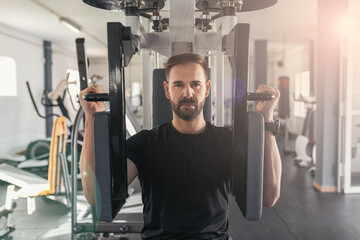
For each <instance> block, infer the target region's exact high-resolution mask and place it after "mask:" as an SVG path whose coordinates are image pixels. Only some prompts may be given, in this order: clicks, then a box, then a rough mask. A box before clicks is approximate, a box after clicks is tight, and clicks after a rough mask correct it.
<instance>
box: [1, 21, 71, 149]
mask: <svg viewBox="0 0 360 240" xmlns="http://www.w3.org/2000/svg"><path fill="white" fill-rule="evenodd" d="M0 56H8V57H12V58H14V59H15V61H16V75H17V92H18V94H17V96H16V97H1V96H0V112H1V119H0V154H1V153H9V152H13V151H18V150H22V149H24V148H25V147H26V145H27V144H28V143H29V142H30V141H32V140H36V139H39V138H43V137H44V136H45V120H44V119H41V118H40V117H38V116H37V115H36V112H35V109H34V107H33V105H32V103H31V100H30V97H29V94H28V91H27V89H26V84H25V82H26V81H29V83H30V86H31V89H32V92H33V95H34V98H35V101H36V104H37V106H38V108H39V111H40V112H41V113H42V114H44V113H45V111H44V107H43V106H42V105H41V104H40V98H41V94H42V91H43V89H44V58H43V40H42V39H39V38H36V37H33V36H30V35H28V34H25V33H22V32H19V31H17V30H15V29H11V28H8V27H7V26H4V25H0ZM52 62H53V65H52V77H53V88H54V87H55V86H56V84H57V83H58V82H59V81H60V80H61V79H64V78H65V77H66V69H67V68H72V69H77V62H76V55H75V53H64V52H62V51H61V49H60V47H57V46H56V45H54V50H53V56H52Z"/></svg>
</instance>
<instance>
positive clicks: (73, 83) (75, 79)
mask: <svg viewBox="0 0 360 240" xmlns="http://www.w3.org/2000/svg"><path fill="white" fill-rule="evenodd" d="M66 72H67V73H68V74H69V76H68V89H69V94H70V99H71V103H72V105H73V107H74V108H75V109H78V108H79V103H78V101H77V97H78V95H79V92H80V77H79V72H78V71H77V70H73V69H67V70H66Z"/></svg>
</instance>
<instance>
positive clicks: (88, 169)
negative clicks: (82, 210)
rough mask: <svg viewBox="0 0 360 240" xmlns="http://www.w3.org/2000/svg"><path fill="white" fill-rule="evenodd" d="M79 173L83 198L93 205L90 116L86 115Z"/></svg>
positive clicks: (92, 157)
mask: <svg viewBox="0 0 360 240" xmlns="http://www.w3.org/2000/svg"><path fill="white" fill-rule="evenodd" d="M80 174H81V182H82V186H83V191H84V195H85V198H86V200H87V201H88V202H89V204H91V205H95V188H94V151H93V123H92V116H86V121H85V133H84V142H83V147H82V150H81V156H80Z"/></svg>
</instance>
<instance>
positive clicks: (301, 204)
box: [0, 155, 360, 240]
mask: <svg viewBox="0 0 360 240" xmlns="http://www.w3.org/2000/svg"><path fill="white" fill-rule="evenodd" d="M291 159H292V156H289V155H288V156H282V162H283V175H282V187H281V196H280V199H279V201H278V202H277V203H276V205H275V206H274V207H273V208H264V210H263V215H262V218H261V220H260V221H259V222H249V221H246V220H244V219H243V217H242V215H241V212H240V210H239V209H238V207H237V205H236V203H235V202H234V199H233V198H231V199H230V205H229V219H230V233H231V236H232V238H233V239H234V240H242V239H254V240H265V239H269V240H273V239H279V240H282V239H284V240H292V239H299V240H300V239H301V240H307V239H309V240H314V239H315V240H318V239H319V240H322V239H324V240H333V239H334V240H340V239H341V240H346V239H349V240H353V239H354V240H356V239H360V194H348V195H344V194H338V193H319V192H317V191H316V190H315V189H314V188H313V187H312V183H313V180H314V179H313V177H311V176H310V174H309V172H308V169H306V168H300V167H298V166H295V165H294V164H293V162H292V160H291ZM5 192H6V184H5V183H2V182H0V205H2V204H3V203H4V202H5ZM36 202H37V209H38V210H37V211H36V212H35V213H34V214H33V215H30V216H29V215H27V214H26V200H25V199H20V200H18V201H17V203H18V207H17V208H16V209H15V212H14V214H13V216H12V220H11V221H12V223H14V224H15V225H16V230H15V232H13V233H12V234H11V236H12V239H14V240H22V239H59V240H62V239H64V240H65V239H70V228H71V225H70V210H69V209H67V208H66V207H65V206H64V205H63V204H60V203H58V202H56V201H52V200H48V199H42V198H38V199H37V200H36ZM136 207H137V208H139V206H136ZM140 208H141V206H140ZM0 228H1V222H0ZM130 239H140V238H139V236H138V235H132V236H131V238H130Z"/></svg>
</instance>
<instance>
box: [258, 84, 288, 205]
mask: <svg viewBox="0 0 360 240" xmlns="http://www.w3.org/2000/svg"><path fill="white" fill-rule="evenodd" d="M257 92H258V93H272V94H274V95H275V99H274V100H272V101H260V102H259V103H258V104H257V106H256V109H257V110H258V111H259V112H260V113H261V114H262V115H263V117H264V121H265V122H272V121H273V112H274V109H275V107H276V105H277V103H278V101H279V98H280V92H279V90H278V89H275V88H272V87H270V86H266V85H260V86H259V88H258V90H257ZM281 171H282V166H281V158H280V154H279V149H278V146H277V143H276V139H275V136H274V135H273V134H272V133H271V132H265V149H264V183H263V184H264V195H263V205H264V206H265V207H272V206H274V205H275V203H276V201H277V200H278V199H279V197H280V185H281Z"/></svg>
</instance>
